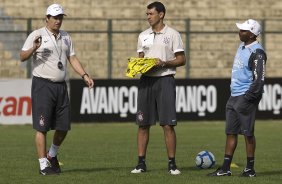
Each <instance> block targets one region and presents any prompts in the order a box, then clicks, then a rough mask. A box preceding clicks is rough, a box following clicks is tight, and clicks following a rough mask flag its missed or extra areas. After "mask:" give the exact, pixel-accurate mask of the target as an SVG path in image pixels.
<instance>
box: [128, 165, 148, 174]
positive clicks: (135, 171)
mask: <svg viewBox="0 0 282 184" xmlns="http://www.w3.org/2000/svg"><path fill="white" fill-rule="evenodd" d="M146 169H147V168H146V164H138V165H137V166H136V167H135V168H134V169H133V170H132V171H131V173H133V174H139V173H142V172H146Z"/></svg>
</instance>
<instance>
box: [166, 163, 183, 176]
mask: <svg viewBox="0 0 282 184" xmlns="http://www.w3.org/2000/svg"><path fill="white" fill-rule="evenodd" d="M168 173H169V174H171V175H178V174H181V172H180V171H179V170H178V169H177V167H176V165H175V164H168Z"/></svg>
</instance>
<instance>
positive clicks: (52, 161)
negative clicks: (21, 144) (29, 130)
mask: <svg viewBox="0 0 282 184" xmlns="http://www.w3.org/2000/svg"><path fill="white" fill-rule="evenodd" d="M47 159H48V161H49V162H50V164H51V168H52V169H53V170H54V171H55V172H56V173H61V167H60V164H59V161H58V159H57V156H55V157H50V156H48V154H47Z"/></svg>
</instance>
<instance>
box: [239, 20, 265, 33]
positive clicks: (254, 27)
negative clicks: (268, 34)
mask: <svg viewBox="0 0 282 184" xmlns="http://www.w3.org/2000/svg"><path fill="white" fill-rule="evenodd" d="M236 25H237V27H238V28H239V29H240V30H247V31H250V32H251V33H253V34H254V35H256V36H258V35H259V34H260V33H261V26H260V24H259V23H258V22H257V21H255V20H253V19H249V20H246V21H245V22H244V23H236Z"/></svg>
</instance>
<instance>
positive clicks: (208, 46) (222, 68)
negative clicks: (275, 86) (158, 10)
mask: <svg viewBox="0 0 282 184" xmlns="http://www.w3.org/2000/svg"><path fill="white" fill-rule="evenodd" d="M54 2H56V3H60V4H62V5H63V6H64V8H65V11H66V14H67V17H66V18H65V20H64V24H63V27H62V29H64V30H66V31H74V32H75V33H71V35H72V38H73V41H74V43H75V50H76V53H77V55H78V57H79V58H80V60H81V62H82V64H83V65H84V66H85V67H86V70H87V71H89V73H90V74H91V76H93V77H94V78H106V77H107V73H108V70H107V69H108V68H107V66H108V63H107V59H108V52H107V51H108V42H107V34H106V33H78V32H79V31H106V30H107V20H104V19H112V18H113V19H118V20H114V21H113V30H114V31H136V33H128V34H113V58H112V66H113V70H112V77H113V78H125V75H124V72H125V70H126V65H127V58H128V57H130V56H136V55H137V54H136V40H137V36H138V32H140V31H141V30H143V29H145V28H147V27H148V24H147V22H146V15H145V13H146V5H147V4H148V2H152V1H144V0H139V1H138V0H136V1H132V0H108V1H98V0H80V1H76V0H58V1H50V0H21V1H18V0H17V1H15V0H0V16H2V17H8V18H11V20H9V21H7V20H6V21H3V22H1V24H0V31H3V30H15V31H18V30H26V21H25V20H18V19H13V18H15V17H17V18H29V17H32V18H42V19H40V20H37V21H33V25H32V27H33V29H36V28H39V27H42V26H44V24H45V23H44V16H45V11H46V8H47V7H48V5H50V4H52V3H54ZM162 2H163V3H164V4H165V5H166V8H167V14H166V20H165V23H166V24H168V25H170V26H172V27H174V28H175V29H177V30H179V31H181V32H184V31H185V19H191V24H190V29H191V31H192V34H191V35H190V37H189V38H190V49H189V57H187V58H189V68H190V70H189V71H190V77H191V78H229V77H230V71H231V66H232V62H233V57H234V54H235V51H236V48H237V46H238V44H239V38H238V34H237V29H236V26H235V23H236V22H237V21H242V20H245V19H248V18H254V19H258V20H266V21H265V30H266V32H267V34H265V43H264V44H265V48H266V50H267V54H268V63H267V76H269V77H281V76H282V72H281V69H280V68H281V67H282V62H281V59H282V56H281V54H280V52H281V51H280V50H281V49H279V48H280V46H279V44H280V43H281V41H282V34H281V33H279V31H282V29H281V28H282V24H281V23H280V22H281V21H280V20H279V19H280V17H281V15H282V1H280V0H267V1H266V0H201V1H198V0H173V1H169V0H164V1H162ZM73 18H91V20H90V19H89V20H81V19H79V20H72V19H73ZM93 18H94V19H101V20H92V19H93ZM102 19H103V20H102ZM124 19H136V20H124ZM172 19H174V20H172ZM213 19H216V20H213ZM223 19H228V20H223ZM4 22H5V23H4ZM214 31H217V32H218V33H216V34H215V33H210V32H214ZM199 32H206V33H199ZM25 38H26V34H25V33H24V32H23V33H17V34H15V33H5V32H2V33H0V78H23V77H25V76H26V70H25V67H24V65H23V64H21V63H20V61H19V56H18V54H19V51H20V49H21V46H22V44H23V42H24V40H25ZM182 39H183V41H184V43H185V44H186V36H185V35H184V34H182ZM260 40H261V38H260ZM187 55H188V53H187ZM69 76H70V77H71V78H77V77H79V76H77V75H76V74H75V73H74V72H73V71H72V70H70V72H69ZM185 76H186V71H185V67H182V68H179V69H178V74H177V76H176V77H177V78H184V77H185Z"/></svg>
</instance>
